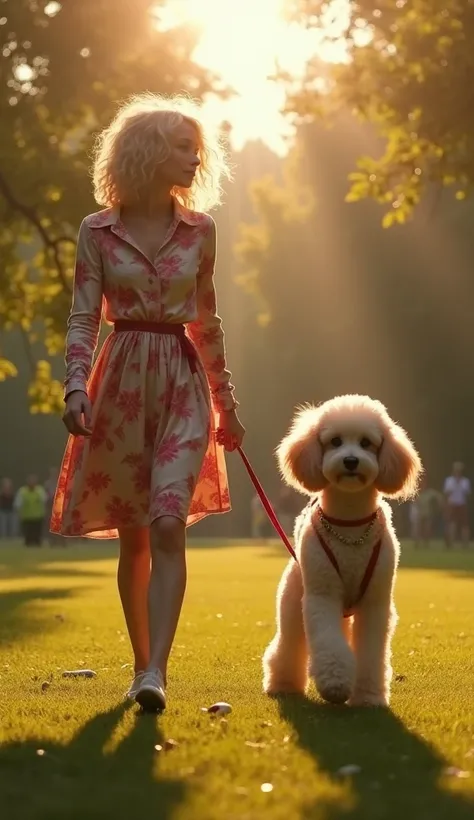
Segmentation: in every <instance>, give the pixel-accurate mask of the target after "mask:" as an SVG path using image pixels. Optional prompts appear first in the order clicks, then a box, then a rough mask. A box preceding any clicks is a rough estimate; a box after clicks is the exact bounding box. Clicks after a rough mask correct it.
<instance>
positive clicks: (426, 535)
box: [410, 476, 445, 548]
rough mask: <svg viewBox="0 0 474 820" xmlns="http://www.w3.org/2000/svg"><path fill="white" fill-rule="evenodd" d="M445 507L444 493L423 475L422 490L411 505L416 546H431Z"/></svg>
mask: <svg viewBox="0 0 474 820" xmlns="http://www.w3.org/2000/svg"><path fill="white" fill-rule="evenodd" d="M444 509H445V502H444V496H443V493H441V492H439V490H435V489H434V488H433V487H430V486H429V485H428V480H427V478H426V476H424V477H423V479H422V483H421V486H420V492H419V494H418V496H417V498H416V499H415V500H414V501H413V502H412V504H411V507H410V522H411V524H412V539H413V541H414V544H415V548H418V547H425V548H428V547H429V546H430V541H431V538H432V537H433V534H434V532H435V528H436V521H437V520H438V518H439V514H440V513H442V512H443V511H444Z"/></svg>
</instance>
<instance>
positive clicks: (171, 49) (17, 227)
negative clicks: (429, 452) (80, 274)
mask: <svg viewBox="0 0 474 820" xmlns="http://www.w3.org/2000/svg"><path fill="white" fill-rule="evenodd" d="M161 5H163V2H162V0H161V2H156V0H155V2H153V3H152V2H151V0H134V2H133V3H131V2H129V0H80V2H66V1H65V2H63V3H59V2H55V1H54V0H53V2H48V1H47V0H2V2H0V83H1V91H0V262H1V264H0V329H3V330H9V329H11V328H21V332H22V333H23V334H24V336H25V341H26V342H27V343H28V344H32V345H33V347H32V348H31V350H30V363H31V369H32V377H33V379H32V383H31V388H30V399H31V403H32V409H34V410H36V411H39V412H48V411H50V410H51V409H54V408H57V407H58V406H59V404H60V400H61V387H60V385H59V383H58V382H56V381H54V380H52V377H51V367H50V363H49V361H48V359H47V358H46V357H45V356H44V355H43V356H42V357H41V358H40V360H39V361H37V360H36V359H37V351H38V343H40V347H43V349H44V348H45V349H46V353H47V355H49V356H54V355H55V354H58V353H59V352H61V351H62V349H63V345H64V330H65V325H66V316H67V313H68V310H69V306H70V300H71V278H72V264H73V257H74V252H75V232H76V229H77V226H78V224H79V222H80V220H81V218H82V217H83V216H84V215H85V214H86V213H87V212H89V211H90V210H92V209H93V207H94V203H93V201H92V197H91V185H90V180H89V173H88V166H89V160H88V154H89V151H90V148H91V145H92V140H93V136H94V133H95V132H96V131H97V130H98V129H99V128H100V127H101V126H102V125H103V124H105V123H106V122H107V121H108V120H109V119H110V117H111V116H112V114H113V113H114V110H115V106H116V103H117V101H118V100H121V99H123V98H124V97H126V96H128V95H129V94H131V93H135V92H137V91H142V90H150V91H155V92H159V93H165V94H171V93H177V92H183V91H184V92H189V93H192V95H193V96H197V97H200V96H202V95H203V94H204V93H205V92H207V91H209V90H211V89H212V90H214V91H217V92H218V93H224V89H222V87H221V86H220V85H219V83H218V81H217V78H215V77H213V76H212V75H210V74H209V73H208V72H207V71H205V70H204V69H203V68H201V67H199V66H197V65H196V64H194V63H193V62H192V59H191V55H192V52H193V49H194V46H195V35H194V33H193V32H192V31H191V30H190V29H188V28H185V27H180V28H174V29H171V30H163V28H162V27H161V28H160V26H159V12H160V6H161ZM14 373H15V368H14V366H13V364H12V363H11V362H8V361H7V360H6V359H1V358H0V380H2V379H4V378H5V377H7V376H9V375H14Z"/></svg>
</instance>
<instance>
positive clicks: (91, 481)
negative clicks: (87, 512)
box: [86, 472, 112, 495]
mask: <svg viewBox="0 0 474 820" xmlns="http://www.w3.org/2000/svg"><path fill="white" fill-rule="evenodd" d="M111 480H112V479H111V477H110V475H109V474H108V473H104V472H97V473H90V474H89V475H88V477H87V481H86V484H87V486H88V487H89V489H91V490H92V492H93V493H95V495H100V493H101V492H102V491H103V490H106V489H107V487H108V486H109V484H110V482H111Z"/></svg>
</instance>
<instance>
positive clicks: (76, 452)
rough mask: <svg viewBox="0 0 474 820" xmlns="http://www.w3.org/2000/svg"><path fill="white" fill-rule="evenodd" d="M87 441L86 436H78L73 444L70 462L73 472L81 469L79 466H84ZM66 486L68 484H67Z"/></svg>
mask: <svg viewBox="0 0 474 820" xmlns="http://www.w3.org/2000/svg"><path fill="white" fill-rule="evenodd" d="M85 443H86V440H85V438H76V439H75V441H74V443H73V445H72V451H71V461H70V463H69V467H70V470H71V472H72V473H75V472H76V470H79V468H80V467H81V466H82V458H83V455H84V445H85ZM65 486H67V484H66V485H65Z"/></svg>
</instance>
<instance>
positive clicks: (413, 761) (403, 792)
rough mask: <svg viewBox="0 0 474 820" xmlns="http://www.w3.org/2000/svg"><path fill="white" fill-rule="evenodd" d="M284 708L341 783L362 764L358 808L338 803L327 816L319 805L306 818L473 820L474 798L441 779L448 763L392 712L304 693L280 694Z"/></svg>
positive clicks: (324, 768)
mask: <svg viewBox="0 0 474 820" xmlns="http://www.w3.org/2000/svg"><path fill="white" fill-rule="evenodd" d="M279 707H280V713H281V715H282V717H283V718H284V719H285V720H286V721H288V722H289V723H290V724H291V725H292V726H293V728H294V731H295V733H296V739H297V742H298V743H299V744H300V746H301V747H302V748H303V749H305V750H306V751H307V752H309V753H310V754H311V755H312V756H313V757H314V759H315V761H316V763H317V766H318V769H319V770H320V771H321V772H323V773H325V774H326V775H329V776H330V777H331V778H334V777H336V778H337V777H340V776H341V775H338V774H337V773H338V771H339V769H341V768H342V767H344V766H347V765H354V766H359V767H360V772H359V773H357V774H354V775H353V776H352V778H351V781H352V794H353V797H354V805H353V808H352V810H350V811H349V812H348V811H347V808H343V807H342V806H341V807H338V806H337V804H335V803H331V805H328V806H327V807H324V808H325V810H324V811H323V812H322V813H321V811H320V809H321V805H318V804H316V803H315V804H314V805H310V806H307V809H306V811H305V813H304V814H303V817H305V818H308V820H309V818H313V817H314V818H316V817H317V818H318V820H319V818H321V820H336V818H343V817H344V818H348V817H349V818H351V820H400V818H403V817H405V818H406V819H407V820H412V818H419V819H420V820H425V819H426V820H428V819H429V820H468V819H469V820H472V818H473V817H474V799H473V800H470V799H469V798H467V797H463V796H462V795H461V794H454V793H452V792H448V791H447V790H446V788H444V786H445V783H442V782H440V780H441V779H442V776H443V771H444V770H445V769H446V767H447V766H448V765H449V764H448V763H447V761H446V760H444V759H443V757H442V756H441V755H440V754H439V753H438V752H437V751H436V750H435V749H434V748H432V747H431V746H430V745H429V744H427V743H426V742H425V741H424V740H422V739H421V738H420V737H418V736H417V735H415V734H413V733H412V732H410V731H409V730H408V729H407V727H406V726H404V725H403V723H402V722H401V721H400V720H399V719H398V718H397V717H396V716H395V715H394V714H393V713H392V712H390V711H388V710H383V709H350V708H347V707H343V708H337V707H331V706H328V705H323V704H318V703H316V702H314V701H311V700H310V699H309V698H306V697H298V696H289V697H281V698H280V699H279Z"/></svg>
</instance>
